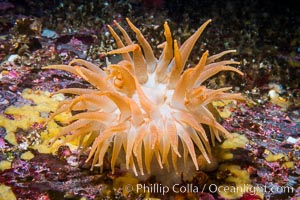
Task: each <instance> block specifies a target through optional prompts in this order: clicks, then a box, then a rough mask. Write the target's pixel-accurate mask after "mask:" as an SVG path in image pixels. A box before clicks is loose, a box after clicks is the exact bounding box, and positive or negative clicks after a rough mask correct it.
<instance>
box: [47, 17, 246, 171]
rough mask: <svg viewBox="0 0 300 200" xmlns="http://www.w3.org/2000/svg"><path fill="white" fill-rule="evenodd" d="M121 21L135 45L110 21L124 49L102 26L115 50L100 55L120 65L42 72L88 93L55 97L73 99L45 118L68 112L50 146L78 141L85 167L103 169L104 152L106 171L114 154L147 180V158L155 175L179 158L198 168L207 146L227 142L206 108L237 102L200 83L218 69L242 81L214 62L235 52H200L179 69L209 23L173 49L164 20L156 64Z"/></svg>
mask: <svg viewBox="0 0 300 200" xmlns="http://www.w3.org/2000/svg"><path fill="white" fill-rule="evenodd" d="M126 20H127V23H128V25H129V26H130V28H131V29H132V31H133V32H134V33H135V34H136V38H137V41H138V44H136V43H134V42H132V40H131V38H130V37H129V35H128V33H127V32H126V31H125V30H124V29H123V28H122V27H121V26H120V25H119V24H118V23H117V22H116V21H114V25H115V26H116V27H117V28H118V29H119V31H120V33H121V34H122V36H123V39H124V40H125V42H126V45H124V43H123V42H122V40H121V38H120V37H119V35H118V34H117V33H116V32H115V31H114V29H113V28H112V27H111V26H108V28H109V30H110V33H111V34H112V36H113V37H114V39H115V41H116V44H117V47H118V49H116V50H112V51H110V52H108V53H107V55H111V54H121V55H122V58H123V60H122V61H120V62H118V63H117V64H111V63H108V66H107V67H106V68H105V69H104V70H102V69H101V68H99V67H98V66H96V65H94V64H93V63H90V62H88V61H85V60H81V59H75V60H73V61H71V62H70V63H69V64H68V65H51V66H47V67H44V69H58V70H64V71H68V72H71V73H73V74H76V75H78V76H80V77H82V78H83V79H84V80H85V81H87V82H89V83H90V84H91V85H93V87H94V89H82V88H67V89H62V90H59V91H58V92H57V93H69V94H74V95H76V96H75V97H74V98H73V99H69V100H65V101H63V102H62V103H61V105H60V107H59V108H58V109H57V111H56V112H55V113H53V114H52V116H51V117H50V119H52V118H53V117H54V116H56V115H58V114H59V113H62V112H71V113H72V114H73V115H72V117H71V118H69V119H68V123H69V124H68V125H67V126H65V127H63V129H62V131H61V132H60V134H58V135H57V136H56V137H55V140H57V139H58V138H64V142H69V141H72V140H76V139H79V146H80V147H82V149H85V150H86V149H88V148H89V147H91V148H90V152H89V156H88V158H87V161H90V160H92V168H93V167H94V166H100V167H101V166H103V159H104V156H105V155H106V154H108V157H109V158H110V160H111V169H112V171H113V172H114V167H115V165H116V161H117V159H118V158H119V157H121V156H120V155H121V152H122V153H123V154H125V158H124V160H125V161H124V163H125V165H126V168H127V169H130V170H132V171H133V172H134V173H135V174H136V175H139V174H140V175H144V174H145V172H146V173H147V174H151V163H152V162H153V160H156V161H157V163H158V165H159V167H160V168H161V169H162V168H164V167H165V168H166V169H168V170H170V167H172V168H173V170H174V171H175V172H177V171H178V161H179V159H183V161H184V163H186V162H187V160H191V161H192V163H193V165H194V167H195V169H196V170H198V169H199V165H200V168H201V164H203V163H199V162H198V160H197V159H198V158H199V157H202V158H204V159H200V160H202V161H203V160H204V161H205V162H207V163H210V162H211V158H212V149H211V146H214V145H215V140H216V139H217V140H218V141H221V136H225V137H230V136H231V135H230V133H229V132H228V131H227V130H226V129H225V128H224V127H223V126H222V125H220V124H219V123H218V122H217V120H216V119H215V117H214V115H213V113H212V111H211V108H210V106H211V102H212V101H217V100H225V99H234V100H244V98H243V97H242V95H241V94H234V93H225V91H229V90H231V87H226V88H220V89H216V90H215V89H209V88H207V87H205V86H204V85H202V83H203V82H204V81H205V80H207V79H208V78H210V77H212V76H214V75H215V74H217V73H219V72H220V71H233V72H236V73H238V74H240V75H243V73H242V72H241V71H239V70H238V69H236V68H234V67H232V66H229V65H232V64H239V62H235V61H232V60H225V61H216V60H217V59H219V58H221V57H222V56H224V55H225V54H228V53H233V52H235V50H227V51H223V52H221V53H218V54H216V55H212V56H209V53H208V51H205V52H204V53H203V54H202V57H201V59H200V60H199V62H198V64H196V65H195V66H194V67H191V68H188V69H186V70H184V66H185V64H186V62H187V59H188V57H189V54H190V53H191V50H192V48H193V46H194V45H195V43H196V41H197V39H198V38H199V36H200V35H201V33H202V32H203V30H204V29H205V27H206V26H207V25H208V24H209V23H210V22H211V20H207V21H206V22H205V23H204V24H203V25H202V26H201V27H200V28H199V29H198V30H197V31H196V32H195V33H194V34H193V35H192V36H191V37H190V38H189V39H187V40H186V41H185V42H184V43H183V44H182V45H181V47H179V45H178V43H177V41H176V40H173V39H172V36H171V32H170V28H169V26H168V23H167V22H165V23H164V35H165V38H166V42H164V43H163V44H161V45H159V48H163V51H162V55H161V56H160V58H159V59H156V58H155V56H154V53H153V51H152V48H151V47H150V45H149V43H148V42H147V40H146V39H145V38H144V36H143V35H142V33H141V31H140V30H139V29H138V28H136V27H135V26H134V25H133V24H132V22H131V21H130V20H129V19H126ZM64 136H65V137H64ZM122 147H123V148H122ZM107 152H109V153H107ZM153 157H155V159H153ZM154 162H155V161H154ZM171 163H172V164H171ZM145 169H146V171H145Z"/></svg>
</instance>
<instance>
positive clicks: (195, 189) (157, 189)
mask: <svg viewBox="0 0 300 200" xmlns="http://www.w3.org/2000/svg"><path fill="white" fill-rule="evenodd" d="M125 189H126V190H127V191H128V192H131V191H135V192H137V193H140V192H142V193H143V192H149V193H157V194H162V195H165V194H167V193H169V192H174V193H186V192H190V193H199V192H210V193H219V192H230V193H246V192H247V193H251V194H256V193H293V192H294V190H295V189H294V188H293V187H290V186H276V187H267V186H266V185H257V186H252V185H250V184H243V185H242V186H228V185H219V186H218V185H216V184H209V185H208V184H204V185H203V186H201V187H200V186H198V185H194V184H186V185H180V184H174V185H173V186H165V185H162V184H149V185H147V184H137V185H131V184H128V185H126V188H125Z"/></svg>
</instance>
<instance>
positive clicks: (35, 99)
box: [0, 89, 70, 153]
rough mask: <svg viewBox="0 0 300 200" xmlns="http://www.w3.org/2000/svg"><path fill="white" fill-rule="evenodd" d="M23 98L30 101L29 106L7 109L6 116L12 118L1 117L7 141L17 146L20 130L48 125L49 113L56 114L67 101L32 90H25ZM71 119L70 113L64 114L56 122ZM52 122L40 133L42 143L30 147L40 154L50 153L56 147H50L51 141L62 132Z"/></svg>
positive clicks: (58, 95) (0, 120)
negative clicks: (18, 131) (17, 132)
mask: <svg viewBox="0 0 300 200" xmlns="http://www.w3.org/2000/svg"><path fill="white" fill-rule="evenodd" d="M21 96H22V97H23V98H24V99H26V100H29V101H30V103H29V104H25V105H22V106H15V105H12V106H9V107H8V108H6V109H5V111H4V114H5V115H7V116H11V117H10V118H8V117H6V116H4V115H1V116H0V127H3V128H5V130H6V136H5V140H6V141H7V142H9V143H10V144H12V145H15V146H17V145H18V143H17V140H16V136H15V133H16V131H17V130H18V129H22V130H25V131H27V130H29V129H30V128H34V127H36V126H38V127H43V126H44V124H45V123H46V121H47V119H48V116H49V113H50V112H54V111H55V110H56V109H57V108H58V107H59V103H60V102H61V101H62V100H64V99H65V97H64V95H62V94H56V95H51V94H50V93H49V92H47V91H40V90H37V91H34V90H31V89H24V90H23V92H22V94H21ZM68 117H70V114H68V113H62V114H60V115H57V116H56V117H55V118H54V120H55V121H59V122H61V121H65V120H66V119H68ZM54 120H51V121H50V122H49V123H48V124H47V125H46V126H45V129H44V130H42V132H40V133H39V134H40V138H39V140H40V142H39V143H38V144H34V145H33V146H30V144H29V146H30V147H31V148H33V149H37V150H38V151H39V150H41V152H40V153H50V152H52V150H53V149H54V148H55V147H56V146H55V145H54V146H53V147H49V141H50V139H51V138H53V137H54V136H55V135H57V134H58V133H59V132H60V130H61V129H60V126H59V125H58V124H57V123H56V122H55V121H54Z"/></svg>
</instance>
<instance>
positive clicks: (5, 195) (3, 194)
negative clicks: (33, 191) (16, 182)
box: [0, 184, 17, 200]
mask: <svg viewBox="0 0 300 200" xmlns="http://www.w3.org/2000/svg"><path fill="white" fill-rule="evenodd" d="M8 199H9V200H16V199H17V198H16V196H15V194H14V193H13V191H12V190H11V188H10V187H8V186H6V185H3V184H1V185H0V200H8Z"/></svg>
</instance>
